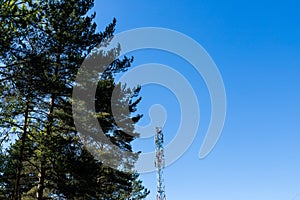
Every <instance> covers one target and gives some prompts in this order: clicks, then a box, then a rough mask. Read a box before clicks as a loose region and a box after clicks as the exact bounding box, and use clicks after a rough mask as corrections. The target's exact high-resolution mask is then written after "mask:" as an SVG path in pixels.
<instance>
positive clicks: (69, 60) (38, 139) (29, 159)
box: [0, 0, 148, 200]
mask: <svg viewBox="0 0 300 200" xmlns="http://www.w3.org/2000/svg"><path fill="white" fill-rule="evenodd" d="M92 6H93V1H92V0H89V1H80V0H69V1H60V0H54V1H50V0H48V1H47V0H45V1H40V2H35V3H33V2H32V1H5V0H2V2H1V7H0V8H1V11H0V17H1V19H5V20H1V26H3V27H4V29H3V32H2V33H4V34H8V35H9V36H5V37H1V43H0V49H1V53H0V58H1V66H0V88H1V102H0V103H1V108H0V109H1V110H0V111H1V112H0V120H1V121H0V122H1V123H0V127H1V141H3V142H5V141H9V138H11V137H17V139H16V141H15V143H14V144H13V145H12V146H10V148H9V150H8V151H7V152H2V154H1V160H0V161H1V163H3V165H1V166H2V168H1V173H0V175H1V176H0V178H1V185H0V186H1V188H0V190H1V193H0V195H2V196H3V195H4V196H5V198H8V199H16V200H17V199H20V198H21V197H22V199H35V198H37V199H44V198H50V199H57V198H67V199H82V198H88V199H139V198H140V199H142V198H144V197H145V196H147V194H148V191H147V190H145V188H144V187H143V186H142V185H141V182H140V181H139V180H138V177H137V174H135V173H124V172H121V171H118V170H116V169H112V168H108V167H107V166H104V165H103V164H102V163H101V161H99V160H97V159H95V158H94V157H93V155H92V154H90V152H88V151H87V150H86V149H85V147H84V146H83V145H82V143H81V141H80V140H79V138H78V134H79V133H78V132H77V130H76V129H75V126H74V121H73V119H72V109H71V108H72V105H71V102H72V98H71V94H72V88H73V85H74V79H75V77H76V74H77V72H78V69H79V67H80V64H81V62H82V61H83V59H84V58H85V56H86V55H87V54H88V53H89V52H90V50H91V49H93V48H94V47H95V46H96V45H97V44H99V43H100V42H102V41H103V40H106V39H108V38H109V37H111V36H112V35H113V32H114V27H115V24H116V21H115V20H114V21H113V22H112V23H111V24H110V25H109V26H108V27H107V28H106V29H105V31H104V32H103V33H95V29H96V25H95V23H93V18H94V17H95V15H94V14H93V15H92V16H87V15H86V14H87V12H88V11H89V10H90V8H91V7H92ZM112 52H118V51H116V50H112ZM110 56H113V57H117V56H118V55H117V53H115V54H113V55H110ZM131 62H132V60H131V59H128V58H126V57H125V58H124V59H122V60H119V59H117V60H115V61H114V62H113V63H112V64H111V65H110V66H109V67H108V70H107V72H106V77H105V79H104V80H103V81H100V82H99V86H98V88H97V93H96V99H95V102H96V105H97V112H98V113H99V114H100V115H99V123H100V124H101V125H103V126H104V127H106V128H105V133H106V134H107V136H109V138H110V140H111V142H113V143H114V144H115V145H117V146H119V147H120V148H121V149H123V150H126V151H132V149H131V145H130V142H131V141H132V140H134V139H135V138H136V137H138V134H137V133H134V130H133V126H132V125H130V123H129V124H127V128H126V130H124V128H123V130H122V129H121V128H120V127H118V126H117V124H116V123H115V121H114V118H113V115H112V113H111V108H110V106H109V105H110V102H111V98H110V96H109V95H110V94H111V93H112V91H113V89H116V88H117V89H118V90H119V92H120V99H119V100H120V102H115V103H119V104H120V105H121V104H123V106H124V105H125V106H126V105H127V104H128V103H129V104H130V107H131V109H130V110H131V112H134V111H135V106H136V104H137V103H138V102H139V101H140V99H138V100H136V101H134V102H132V98H134V97H137V94H138V90H139V89H136V91H134V95H133V96H130V95H131V92H132V91H130V90H126V89H125V88H124V87H121V86H120V85H115V84H114V79H113V74H115V73H118V72H122V71H125V70H126V69H127V68H128V67H129V66H130V63H131ZM108 84H109V85H110V86H111V87H107V85H108ZM104 96H105V98H103V97H104ZM103 111H105V112H106V113H109V115H106V116H105V117H104V116H102V115H101V113H103ZM126 114H127V115H125V117H126V118H127V120H128V119H129V118H130V119H133V120H134V121H135V122H137V121H138V120H139V118H140V117H141V116H139V115H138V116H135V117H131V116H130V113H126ZM111 132H112V133H113V134H112V135H111V134H110V133H111ZM127 132H130V133H132V134H130V135H128V134H126V133H127ZM3 142H1V145H2V144H3ZM121 158H122V155H121ZM126 159H128V158H126ZM129 159H132V162H134V161H135V160H136V159H137V154H136V156H134V157H133V158H129ZM87 164H88V165H87ZM118 164H119V165H122V164H123V163H122V159H121V160H120V161H119V163H118ZM123 167H124V166H123ZM126 167H127V168H130V167H132V166H126ZM86 172H91V173H86Z"/></svg>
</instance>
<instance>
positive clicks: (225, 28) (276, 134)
mask: <svg viewBox="0 0 300 200" xmlns="http://www.w3.org/2000/svg"><path fill="white" fill-rule="evenodd" d="M299 8H300V2H299V1H296V0H286V1H271V0H260V1H259V0H252V1H238V0H229V1H221V0H199V1H195V0H194V1H192V0H187V1H174V0H173V1H171V0H164V1H157V0H152V1H145V0H144V1H141V0H130V1H120V0H119V1H116V0H96V4H95V8H94V10H95V11H96V12H97V18H96V22H97V24H98V26H99V29H100V30H102V29H103V27H104V26H105V25H106V24H108V23H109V22H110V21H111V20H112V19H113V17H116V18H117V21H118V23H117V29H116V32H117V33H118V32H122V31H125V30H128V29H132V28H138V27H147V26H155V27H164V28H170V29H173V30H176V31H180V32H182V33H184V34H186V35H188V36H190V37H192V38H193V39H195V40H196V41H197V42H199V43H200V44H201V45H202V46H203V47H204V48H205V49H206V50H207V51H208V53H209V54H210V55H211V57H212V58H213V60H214V61H215V63H216V64H217V66H218V68H219V71H220V73H221V75H222V77H223V81H224V84H225V87H226V92H227V102H228V106H227V118H226V123H225V126H224V130H223V133H222V135H221V138H220V140H219V142H218V143H217V145H216V147H215V148H214V150H213V151H212V152H211V153H210V154H209V156H208V157H206V158H205V159H203V160H199V159H198V152H199V148H200V145H201V143H202V141H203V137H204V134H205V130H206V129H207V127H208V123H209V118H210V100H209V94H208V92H207V90H206V87H205V84H204V83H203V80H202V79H201V77H197V76H193V73H192V72H193V71H192V70H191V69H190V66H189V65H188V64H187V63H186V62H185V61H183V60H182V59H179V58H177V57H176V56H172V55H170V54H168V53H163V52H158V51H151V50H149V51H142V52H135V53H133V55H134V56H135V60H136V61H135V63H134V65H133V67H134V66H137V65H139V64H143V63H151V62H157V63H163V64H166V65H169V66H171V67H174V69H176V70H178V71H180V72H181V73H182V74H184V75H185V77H186V78H187V79H189V80H190V82H191V84H192V85H194V84H195V83H197V82H201V83H202V85H203V87H197V88H195V91H196V93H197V95H198V98H199V99H200V100H199V101H200V109H201V122H200V129H199V132H198V134H197V137H196V139H195V141H194V142H193V144H192V146H191V148H190V149H189V150H188V151H187V152H186V153H185V154H184V155H183V156H182V157H181V158H180V159H179V160H178V161H177V162H175V163H174V164H172V165H171V166H168V167H167V168H166V169H165V184H166V193H167V199H168V200H182V199H188V200H200V199H205V200H266V199H268V200H293V199H294V200H296V199H297V200H300V196H298V197H296V196H297V195H298V194H299V193H300V78H299V77H300V12H299ZM154 91H155V93H154ZM155 94H159V95H155ZM141 95H142V97H143V101H142V103H141V104H140V106H139V112H140V113H143V114H145V116H146V117H145V118H144V119H143V120H142V121H141V123H142V124H143V123H144V124H146V123H148V121H147V120H149V118H148V117H147V110H148V108H149V106H151V104H153V103H161V104H162V105H164V106H165V108H166V110H167V113H168V119H167V123H166V126H165V128H164V132H165V134H166V143H168V142H169V141H170V140H171V139H172V137H174V134H175V133H176V130H177V128H178V124H179V120H180V112H179V111H180V110H179V108H178V102H177V101H176V99H175V97H174V95H172V94H171V93H170V92H169V91H168V90H165V89H163V88H161V87H156V86H152V87H151V86H147V87H145V88H143V90H142V93H141ZM191 120H192V118H191ZM141 144H143V145H141ZM135 145H136V147H135V148H136V149H141V150H143V151H151V150H153V148H154V146H153V141H152V139H150V140H148V141H145V140H141V141H136V143H135ZM141 179H142V180H143V181H144V185H145V186H146V187H147V188H149V189H150V190H151V194H150V195H149V197H148V198H147V200H150V199H151V200H152V199H155V192H156V174H155V173H148V174H142V175H141ZM295 197H296V198H295Z"/></svg>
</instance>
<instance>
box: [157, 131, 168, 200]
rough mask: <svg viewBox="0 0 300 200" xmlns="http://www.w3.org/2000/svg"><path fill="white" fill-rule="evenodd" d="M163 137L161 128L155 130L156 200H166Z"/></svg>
mask: <svg viewBox="0 0 300 200" xmlns="http://www.w3.org/2000/svg"><path fill="white" fill-rule="evenodd" d="M163 143H164V135H163V132H162V128H161V127H157V128H156V135H155V146H156V148H155V155H156V160H155V167H156V168H157V195H156V200H166V194H165V185H164V178H163V169H164V168H165V157H164V146H163Z"/></svg>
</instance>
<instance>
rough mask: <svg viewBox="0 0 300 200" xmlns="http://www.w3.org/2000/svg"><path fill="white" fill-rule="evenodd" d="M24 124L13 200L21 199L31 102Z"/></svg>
mask: <svg viewBox="0 0 300 200" xmlns="http://www.w3.org/2000/svg"><path fill="white" fill-rule="evenodd" d="M24 115H25V116H24V124H23V128H22V129H23V130H22V131H23V133H22V138H21V142H22V143H21V146H20V158H19V160H18V165H17V175H16V183H15V188H14V195H13V200H19V199H21V197H19V195H20V180H21V172H22V169H23V157H24V149H25V143H26V134H27V125H28V115H29V101H28V100H27V102H26V108H25V113H24Z"/></svg>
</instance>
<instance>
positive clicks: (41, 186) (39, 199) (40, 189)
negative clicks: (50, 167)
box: [36, 162, 46, 200]
mask: <svg viewBox="0 0 300 200" xmlns="http://www.w3.org/2000/svg"><path fill="white" fill-rule="evenodd" d="M40 167H41V169H40V172H39V174H38V179H39V183H38V190H37V193H36V197H37V200H43V194H44V188H45V174H46V170H45V168H44V163H43V162H41V166H40Z"/></svg>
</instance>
